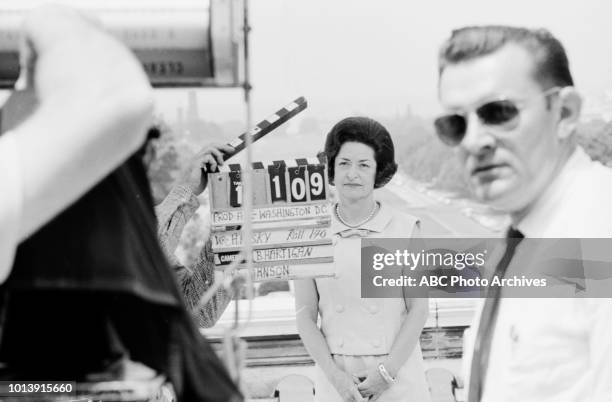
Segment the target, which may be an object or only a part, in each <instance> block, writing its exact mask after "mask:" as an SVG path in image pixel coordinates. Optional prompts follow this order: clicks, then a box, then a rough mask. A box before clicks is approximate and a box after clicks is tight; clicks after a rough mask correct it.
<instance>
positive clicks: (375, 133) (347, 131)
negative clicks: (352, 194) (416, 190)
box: [324, 117, 397, 188]
mask: <svg viewBox="0 0 612 402" xmlns="http://www.w3.org/2000/svg"><path fill="white" fill-rule="evenodd" d="M345 142H361V143H363V144H366V145H368V146H370V147H372V149H373V150H374V157H375V159H376V179H375V181H374V188H380V187H383V186H384V185H385V184H387V183H388V182H389V181H390V180H391V179H392V178H393V175H394V174H395V172H397V163H395V149H394V147H393V141H392V140H391V135H390V134H389V132H388V131H387V129H386V128H385V127H384V126H383V125H382V124H380V123H379V122H377V121H376V120H373V119H370V118H369V117H347V118H346V119H343V120H340V121H339V122H338V123H336V125H334V127H332V129H331V131H330V132H329V133H328V134H327V139H326V140H325V151H324V153H325V155H326V156H327V161H328V164H327V176H328V178H329V182H330V184H334V163H335V161H336V156H337V155H338V152H340V148H341V147H342V144H344V143H345Z"/></svg>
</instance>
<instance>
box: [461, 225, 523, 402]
mask: <svg viewBox="0 0 612 402" xmlns="http://www.w3.org/2000/svg"><path fill="white" fill-rule="evenodd" d="M524 237H525V236H523V234H522V233H521V232H519V231H518V230H515V229H514V228H510V229H508V233H506V251H505V252H504V255H503V257H502V258H501V260H500V261H499V263H498V264H497V267H496V268H495V273H494V276H497V277H499V278H503V277H504V275H505V273H506V269H507V268H508V265H510V261H511V260H512V257H513V256H514V251H515V250H516V247H517V246H518V245H519V243H520V242H521V240H522V239H523V238H524ZM500 293H501V287H500V286H491V287H489V289H488V292H487V299H486V300H485V304H484V307H483V309H482V314H481V316H480V323H479V326H478V333H477V334H476V342H475V343H474V354H473V356H472V368H471V372H470V384H469V394H468V402H480V398H481V397H482V391H483V386H484V380H485V378H486V374H487V367H488V364H489V352H490V351H491V340H492V338H493V331H494V329H495V321H496V320H497V310H498V307H499V296H500Z"/></svg>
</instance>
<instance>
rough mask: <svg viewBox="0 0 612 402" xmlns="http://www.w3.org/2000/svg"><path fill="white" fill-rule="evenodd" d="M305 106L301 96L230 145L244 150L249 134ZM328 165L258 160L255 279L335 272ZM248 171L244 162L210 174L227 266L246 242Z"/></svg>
mask: <svg viewBox="0 0 612 402" xmlns="http://www.w3.org/2000/svg"><path fill="white" fill-rule="evenodd" d="M305 108H306V100H305V99H304V98H298V99H296V100H295V101H293V102H292V103H290V104H289V105H287V106H285V107H283V108H281V109H280V110H278V111H277V112H276V113H275V114H273V115H272V116H269V117H268V118H266V119H265V120H263V121H261V122H260V123H258V124H257V126H256V127H255V128H254V129H253V130H251V131H250V132H248V133H244V134H242V135H240V136H239V137H238V138H237V139H236V140H234V141H232V142H231V143H230V145H232V146H233V147H234V148H235V149H236V152H239V151H240V150H241V149H243V148H244V139H245V136H246V135H251V139H252V140H253V141H256V140H257V139H259V138H261V137H262V136H264V135H265V134H267V133H269V132H270V131H272V130H274V129H275V128H276V127H278V126H279V125H280V124H282V123H283V122H285V121H287V120H288V119H290V118H291V117H293V116H295V115H296V114H297V113H299V112H300V111H301V110H304V109H305ZM231 156H233V154H232V155H225V159H228V158H229V157H231ZM326 163H327V161H326V160H325V157H314V158H298V159H289V160H274V161H261V162H254V163H253V165H252V169H253V170H252V175H251V177H252V181H253V183H252V188H253V211H252V216H251V217H250V218H251V222H252V229H253V234H252V239H251V240H252V241H251V244H252V246H253V256H252V261H253V267H254V269H253V280H254V281H264V280H273V279H279V280H287V279H299V278H308V277H321V276H333V275H334V272H335V271H334V266H333V248H332V236H331V233H330V224H331V212H332V210H331V203H330V200H329V183H328V181H327V174H326V172H327V168H326ZM243 170H244V169H243V167H242V166H241V165H240V164H231V163H229V164H224V165H223V166H222V167H221V170H220V171H218V172H216V173H209V175H208V183H209V188H210V205H211V228H212V230H211V240H212V248H213V252H214V259H215V265H216V267H217V268H218V269H221V270H223V269H224V267H227V266H229V265H230V264H232V263H233V262H234V261H235V260H236V258H238V257H239V253H240V250H241V249H242V247H243V246H244V242H243V238H242V236H243V235H242V231H241V228H242V225H243V224H244V222H245V216H244V212H243V209H242V205H243V194H242V188H243V187H242V172H243ZM238 269H239V271H240V270H245V269H246V268H245V267H244V266H243V265H239V268H238Z"/></svg>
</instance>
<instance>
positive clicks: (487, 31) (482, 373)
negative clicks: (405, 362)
mask: <svg viewBox="0 0 612 402" xmlns="http://www.w3.org/2000/svg"><path fill="white" fill-rule="evenodd" d="M439 63H440V65H439V74H440V76H439V98H440V101H441V103H442V105H443V107H444V108H445V109H446V110H447V112H448V114H447V115H444V116H441V117H440V118H438V119H436V121H435V126H436V131H437V134H438V136H439V137H440V139H441V140H442V141H443V142H445V143H446V144H448V145H450V146H454V147H456V149H457V154H458V156H459V158H460V160H461V162H462V165H463V168H464V172H465V174H466V176H467V178H468V180H469V183H470V185H471V187H472V189H473V192H474V194H475V196H476V197H477V198H478V199H479V200H481V201H483V202H486V203H487V204H489V205H491V206H492V207H494V208H496V209H499V210H501V211H504V212H507V213H508V214H510V216H511V218H512V229H513V232H512V233H514V236H518V237H522V236H524V237H526V238H565V237H568V238H593V237H603V238H612V208H611V206H612V170H611V169H609V168H606V167H604V166H602V165H601V164H599V163H596V162H593V161H592V160H591V159H590V158H589V157H588V156H587V155H586V154H585V152H584V150H583V149H582V148H580V147H579V146H577V144H576V133H575V131H576V125H577V123H578V119H579V116H580V111H581V106H582V99H581V97H580V95H579V94H578V92H577V91H576V90H575V88H574V87H573V79H572V76H571V73H570V70H569V62H568V60H567V56H566V54H565V51H564V49H563V46H562V45H561V43H560V42H559V41H558V40H557V39H556V38H554V37H553V36H552V35H551V34H550V33H549V32H547V31H545V30H529V29H523V28H514V27H506V26H486V27H467V28H462V29H458V30H455V31H454V32H453V33H452V36H451V38H449V39H448V40H447V41H446V42H445V43H444V44H443V46H442V48H441V51H440V57H439ZM517 230H518V232H517ZM520 246H521V245H520V244H519V246H518V248H517V250H519V251H518V252H520V248H521V247H520ZM510 258H511V257H510ZM510 265H511V266H512V262H510ZM498 269H499V265H498ZM501 275H503V272H502V273H501ZM502 292H503V291H502ZM492 300H495V303H494V304H489V307H491V306H494V307H492V308H489V309H488V308H487V303H491V301H492ZM483 305H484V307H483V306H480V308H479V310H478V313H477V316H476V319H475V321H474V323H475V325H473V326H472V329H471V331H468V332H471V333H467V332H466V348H465V350H464V356H465V363H466V364H465V365H464V367H465V368H467V370H466V381H465V385H466V387H467V388H468V401H470V402H473V401H474V402H476V401H482V402H497V401H508V402H509V401H521V402H525V401H538V402H547V401H550V402H552V401H554V402H564V401H567V402H569V401H585V402H586V401H589V402H594V401H609V400H612V301H611V299H579V298H575V299H571V298H566V299H546V298H541V299H510V298H507V299H504V298H503V297H502V298H498V297H496V298H490V299H487V301H486V302H485V301H484V300H483ZM491 312H492V313H491ZM490 313H491V314H490ZM485 316H488V318H487V317H485ZM485 318H486V319H485ZM479 324H483V325H479ZM485 324H486V325H485ZM487 326H488V327H489V328H490V329H489V330H488V332H486V330H485V329H484V328H486V327H487ZM479 338H480V339H479ZM474 339H476V343H475V345H476V348H474V347H473V345H472V343H473V342H474ZM483 345H486V346H483ZM473 351H474V355H473V356H472V352H473ZM472 357H474V359H472ZM470 372H471V375H470Z"/></svg>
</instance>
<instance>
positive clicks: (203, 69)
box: [0, 0, 245, 88]
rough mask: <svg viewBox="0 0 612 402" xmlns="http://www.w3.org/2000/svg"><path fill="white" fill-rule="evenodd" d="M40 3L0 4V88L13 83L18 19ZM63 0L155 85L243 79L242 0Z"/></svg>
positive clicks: (14, 0) (10, 0)
mask: <svg viewBox="0 0 612 402" xmlns="http://www.w3.org/2000/svg"><path fill="white" fill-rule="evenodd" d="M39 3H41V1H35V0H4V1H2V4H1V5H0V88H13V86H14V84H15V81H16V80H17V78H18V76H19V41H20V27H21V23H22V20H23V18H24V16H25V14H26V13H27V12H28V10H30V9H31V8H32V7H34V6H35V5H37V4H39ZM63 3H64V4H68V5H70V6H73V7H75V8H77V9H79V10H81V11H83V12H85V13H88V14H91V15H93V16H95V17H96V18H98V19H100V21H101V22H102V25H103V26H104V27H105V28H106V29H107V30H108V31H109V32H111V33H112V34H114V35H115V36H116V37H117V38H118V39H119V40H121V41H122V42H123V43H125V44H126V45H127V46H128V47H129V48H130V49H131V50H132V51H133V52H134V54H135V55H136V57H137V58H138V59H139V60H140V62H141V63H142V65H143V67H144V69H145V71H146V72H147V75H148V76H149V80H150V82H151V84H152V85H153V86H154V87H202V86H204V87H239V86H242V85H243V84H244V81H245V77H244V57H245V56H244V55H245V52H244V36H245V35H244V32H245V28H244V0H140V1H125V0H65V1H63ZM101 78H103V77H101Z"/></svg>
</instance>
